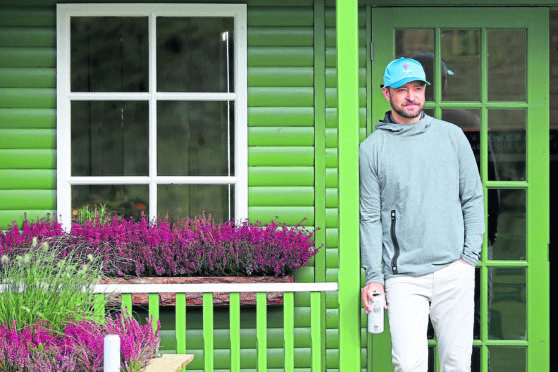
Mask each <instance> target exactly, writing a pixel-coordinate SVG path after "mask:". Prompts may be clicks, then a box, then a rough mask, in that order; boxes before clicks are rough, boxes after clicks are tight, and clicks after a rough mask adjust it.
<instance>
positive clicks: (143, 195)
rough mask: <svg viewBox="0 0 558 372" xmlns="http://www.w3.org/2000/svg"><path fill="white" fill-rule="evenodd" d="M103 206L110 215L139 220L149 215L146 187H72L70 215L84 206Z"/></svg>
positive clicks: (147, 190)
mask: <svg viewBox="0 0 558 372" xmlns="http://www.w3.org/2000/svg"><path fill="white" fill-rule="evenodd" d="M100 204H105V205H106V207H107V210H108V211H109V212H110V213H112V214H117V215H120V216H124V217H134V218H136V219H138V218H140V217H141V216H142V214H145V215H148V213H149V189H148V186H147V185H77V186H72V213H73V214H75V213H77V210H78V209H80V208H83V207H84V206H89V207H90V208H91V209H93V208H94V207H95V205H100Z"/></svg>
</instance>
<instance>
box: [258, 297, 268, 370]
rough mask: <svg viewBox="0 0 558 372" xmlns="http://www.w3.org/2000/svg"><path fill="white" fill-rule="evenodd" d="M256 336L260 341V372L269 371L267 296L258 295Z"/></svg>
mask: <svg viewBox="0 0 558 372" xmlns="http://www.w3.org/2000/svg"><path fill="white" fill-rule="evenodd" d="M256 334H257V340H258V372H265V371H267V294H266V293H265V292H263V293H257V294H256Z"/></svg>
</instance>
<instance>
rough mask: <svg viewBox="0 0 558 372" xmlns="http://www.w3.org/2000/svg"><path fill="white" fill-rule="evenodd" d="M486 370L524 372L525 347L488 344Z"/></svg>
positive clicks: (525, 365)
mask: <svg viewBox="0 0 558 372" xmlns="http://www.w3.org/2000/svg"><path fill="white" fill-rule="evenodd" d="M488 365H489V368H488V371H506V372H526V371H527V349H526V348H524V347H509V346H508V347H506V346H489V347H488Z"/></svg>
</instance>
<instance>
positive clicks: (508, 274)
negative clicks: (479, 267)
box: [488, 267, 527, 340]
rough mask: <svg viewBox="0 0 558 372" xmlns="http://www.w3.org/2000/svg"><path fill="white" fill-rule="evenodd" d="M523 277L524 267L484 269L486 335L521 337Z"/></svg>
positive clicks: (524, 309)
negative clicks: (486, 282)
mask: <svg viewBox="0 0 558 372" xmlns="http://www.w3.org/2000/svg"><path fill="white" fill-rule="evenodd" d="M526 283H527V277H526V271H525V269H524V268H509V267H497V268H489V269H488V290H489V291H490V293H489V295H488V297H489V303H488V338H489V339H491V340H525V335H526V332H527V303H526V302H527V301H526V297H527V296H526V287H527V285H526Z"/></svg>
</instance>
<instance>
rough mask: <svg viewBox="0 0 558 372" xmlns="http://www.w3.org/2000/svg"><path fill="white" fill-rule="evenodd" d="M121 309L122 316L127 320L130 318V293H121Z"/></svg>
mask: <svg viewBox="0 0 558 372" xmlns="http://www.w3.org/2000/svg"><path fill="white" fill-rule="evenodd" d="M120 301H121V305H120V306H121V308H122V315H123V316H125V317H128V318H131V317H132V294H131V293H122V295H121V300H120Z"/></svg>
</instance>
